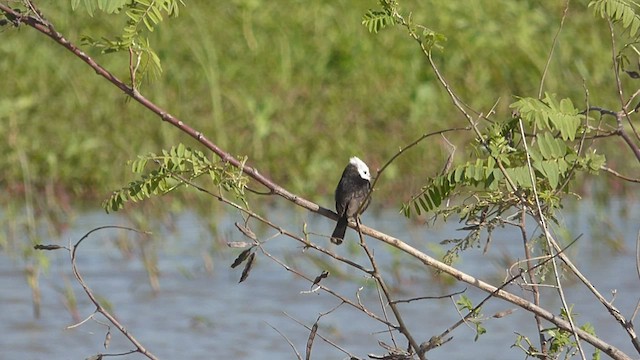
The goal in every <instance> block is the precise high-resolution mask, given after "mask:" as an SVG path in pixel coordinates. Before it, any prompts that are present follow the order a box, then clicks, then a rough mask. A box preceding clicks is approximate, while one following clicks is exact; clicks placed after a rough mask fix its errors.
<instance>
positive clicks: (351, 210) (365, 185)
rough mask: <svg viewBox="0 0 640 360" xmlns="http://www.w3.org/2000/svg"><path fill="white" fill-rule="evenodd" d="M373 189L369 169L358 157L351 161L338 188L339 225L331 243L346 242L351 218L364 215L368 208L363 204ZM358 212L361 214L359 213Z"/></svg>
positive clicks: (337, 208) (337, 209)
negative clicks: (345, 237) (346, 233)
mask: <svg viewBox="0 0 640 360" xmlns="http://www.w3.org/2000/svg"><path fill="white" fill-rule="evenodd" d="M370 189H371V174H370V173H369V167H368V166H367V164H365V163H364V162H363V161H362V160H360V159H358V158H357V157H355V156H354V157H352V158H351V159H349V163H348V164H347V167H345V168H344V171H343V172H342V177H341V178H340V182H339V183H338V187H337V188H336V195H335V197H336V212H337V213H338V216H339V218H338V223H337V224H336V228H335V229H334V230H333V234H332V235H331V242H333V243H334V244H338V245H340V244H341V243H342V240H344V233H345V232H346V231H347V224H348V223H349V218H355V217H357V216H358V215H360V214H362V213H363V212H364V211H365V209H366V208H367V206H369V200H371V197H370V196H369V200H367V203H366V204H363V202H364V201H365V199H367V195H368V194H369V191H370ZM358 210H360V212H359V213H358Z"/></svg>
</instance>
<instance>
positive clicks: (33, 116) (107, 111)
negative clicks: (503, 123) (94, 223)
mask: <svg viewBox="0 0 640 360" xmlns="http://www.w3.org/2000/svg"><path fill="white" fill-rule="evenodd" d="M401 5H403V6H404V8H405V9H407V10H411V11H413V18H414V19H415V21H416V22H418V23H421V24H424V25H426V26H429V27H430V28H432V29H434V30H436V31H438V32H441V33H443V34H445V35H446V36H447V38H448V41H447V42H446V43H445V50H444V52H440V53H437V54H436V56H435V58H436V61H437V63H438V64H439V65H440V66H441V70H442V71H443V73H444V75H445V76H446V78H447V79H448V81H449V82H450V83H451V85H452V86H453V89H454V90H455V91H456V92H457V93H458V94H459V95H460V97H461V98H462V99H463V100H464V101H465V102H467V103H468V104H469V105H470V106H471V107H473V108H474V109H476V110H478V111H480V112H484V113H487V112H488V111H489V109H490V108H491V107H492V106H493V105H494V103H496V102H497V104H498V106H497V108H496V109H497V111H498V114H497V117H499V118H504V117H508V116H510V111H509V110H508V105H509V104H510V103H511V102H513V101H514V95H520V96H536V94H537V92H538V86H539V82H540V78H541V74H542V69H543V67H544V65H545V62H546V58H547V55H548V52H549V49H550V46H551V43H552V40H553V36H554V34H555V32H556V30H557V28H558V26H559V24H560V18H561V14H562V9H563V5H564V1H554V2H537V1H509V0H503V1H489V0H487V1H476V2H456V1H448V0H442V1H430V2H428V3H425V2H421V1H403V2H401ZM41 6H42V10H43V12H44V13H45V15H47V16H48V17H49V19H50V21H51V22H52V23H53V24H54V25H55V26H56V27H57V28H58V30H59V31H60V32H62V33H63V34H65V35H66V36H67V37H68V38H69V39H70V40H71V41H72V42H75V43H76V44H79V43H80V37H81V36H82V35H84V34H90V35H92V36H93V37H94V38H97V37H100V36H103V35H104V36H112V35H114V34H117V33H118V27H119V26H122V25H123V23H122V22H123V19H122V18H117V17H107V16H105V15H104V14H101V13H97V14H96V15H95V17H93V18H92V17H90V16H88V15H87V14H86V12H84V11H77V12H75V13H74V12H72V11H71V10H70V6H69V2H68V1H65V2H42V4H41ZM376 6H377V2H376V1H374V0H369V1H351V0H349V1H347V0H342V1H332V2H324V1H312V2H309V1H293V0H291V1H277V2H274V1H260V0H238V1H217V2H197V1H192V2H187V6H186V8H183V9H182V11H181V15H180V17H179V18H177V19H170V20H169V21H166V22H165V23H163V24H162V25H161V26H160V28H159V29H157V30H156V31H155V32H154V33H153V34H152V35H151V44H152V46H153V47H154V48H155V49H156V51H157V52H158V54H159V56H160V58H161V60H162V63H163V67H164V73H163V75H162V77H161V78H160V79H158V80H156V81H154V82H151V83H148V84H145V85H144V86H143V88H142V90H141V91H142V93H143V94H144V95H145V96H147V97H148V98H150V99H152V100H153V101H154V102H156V103H158V104H160V105H161V106H163V107H164V108H165V109H166V110H168V111H169V112H171V113H172V114H174V115H176V116H178V117H180V118H181V119H182V120H184V121H186V122H187V123H189V124H191V125H192V126H193V127H195V128H197V129H199V130H201V131H203V132H204V133H205V134H206V135H207V136H208V137H209V138H210V139H211V140H213V141H214V142H215V143H216V144H218V145H220V146H221V147H223V148H224V149H226V150H227V151H229V152H230V153H232V154H237V155H247V156H248V157H249V163H250V164H252V165H255V166H257V167H258V168H259V169H260V170H261V171H262V172H263V173H265V174H267V175H268V176H270V177H272V178H273V179H274V180H275V181H277V182H279V183H281V184H282V185H283V186H285V187H288V188H290V189H291V190H292V191H294V192H296V193H299V194H300V195H302V196H305V197H308V198H311V199H314V200H322V201H323V202H324V203H325V204H327V205H330V203H331V201H330V200H327V199H330V198H331V194H332V192H333V189H334V187H335V185H336V183H337V179H338V177H339V176H340V172H341V170H342V168H343V166H344V164H345V163H346V162H347V159H348V157H349V156H351V155H354V154H356V155H358V156H360V157H362V158H363V159H364V160H365V161H367V162H368V163H369V164H370V165H371V167H372V168H373V169H375V168H376V167H379V166H381V165H382V164H383V163H384V162H385V161H386V160H387V159H388V158H389V157H390V156H392V155H393V154H394V153H395V152H396V151H397V150H398V148H399V147H402V146H404V145H406V144H407V143H409V142H410V141H412V140H414V139H415V138H417V137H418V136H419V135H420V134H422V133H425V132H430V131H434V130H440V129H444V128H448V127H456V126H465V125H466V123H465V120H464V119H463V118H462V117H461V116H460V115H459V114H458V113H457V112H456V110H455V109H454V108H453V106H451V102H450V100H449V99H448V97H447V95H446V94H445V92H444V90H443V89H442V88H441V87H440V85H439V84H438V83H437V81H436V80H435V77H434V75H433V73H432V72H431V70H430V69H429V67H428V65H427V63H426V60H425V58H424V56H423V55H422V54H421V52H420V51H419V48H418V47H417V45H416V44H415V43H414V42H413V41H412V40H410V39H409V38H408V37H407V36H406V35H405V32H404V31H403V30H401V29H400V28H395V29H394V28H392V29H385V30H383V31H382V32H381V33H379V34H369V33H368V31H367V29H366V28H365V27H364V26H362V25H361V24H360V22H361V18H362V15H363V14H364V13H365V11H366V10H367V9H368V8H374V7H376ZM571 6H572V7H571V11H570V14H569V18H568V19H567V21H566V23H565V28H564V30H563V32H562V34H561V37H560V40H559V43H558V47H557V48H556V52H555V56H554V58H553V60H552V62H551V66H550V69H549V73H548V75H547V81H546V90H548V91H550V92H555V93H558V94H559V96H560V97H571V98H572V99H573V100H574V103H576V104H581V103H582V99H584V87H585V86H586V87H587V88H588V89H589V91H590V101H591V103H592V104H597V105H600V106H604V107H611V108H614V109H615V108H616V107H615V104H616V100H615V99H616V98H615V93H614V91H615V86H614V80H613V74H612V71H611V60H610V57H611V55H610V54H611V51H610V45H609V41H610V40H609V35H608V28H607V25H606V23H605V22H604V21H603V20H601V19H599V18H596V17H595V16H594V15H593V14H592V11H591V10H590V9H587V8H586V6H585V5H584V4H582V3H573V2H572V3H571ZM0 36H1V37H2V41H1V42H0V77H1V78H2V88H3V91H2V92H1V94H2V95H1V96H0V120H1V121H2V124H3V126H1V127H0V136H1V137H2V138H3V139H7V141H4V142H1V143H0V151H1V152H2V154H3V156H2V157H1V158H0V166H1V167H2V169H3V171H2V173H1V174H0V184H2V186H3V187H4V188H6V189H7V190H8V191H7V192H6V193H7V195H8V197H11V196H17V197H18V198H22V196H23V191H24V188H25V186H32V187H33V188H35V189H37V190H41V191H42V190H45V189H53V190H51V191H53V193H54V194H63V193H70V194H71V196H72V198H73V199H81V198H89V199H98V200H102V199H104V198H105V197H106V196H107V194H109V192H110V191H111V190H113V189H115V188H118V187H120V186H122V185H125V184H126V183H127V182H128V181H130V180H131V179H132V176H131V175H130V173H129V169H128V166H126V165H125V164H126V161H127V160H129V159H134V158H135V157H136V155H137V154H141V153H146V152H149V151H154V152H157V151H159V150H160V149H162V148H169V147H170V146H172V145H175V144H177V143H178V142H183V143H186V144H187V145H190V146H194V147H197V146H198V145H197V144H196V143H195V142H194V141H193V140H191V139H189V138H188V137H187V136H186V135H184V134H181V133H180V132H179V131H178V130H176V129H174V128H172V127H170V126H169V125H168V124H165V123H162V122H161V121H160V120H159V119H158V118H156V117H155V116H154V115H152V114H150V113H149V112H147V111H145V110H144V109H143V108H142V107H141V106H139V105H137V104H136V103H133V102H125V96H124V95H123V94H122V93H121V92H120V91H118V90H117V89H116V88H115V87H113V86H111V85H110V84H108V83H107V82H106V81H105V80H104V79H102V78H100V77H98V76H96V75H95V73H93V72H92V71H91V70H90V69H89V68H88V67H87V66H85V65H84V64H83V63H82V62H81V61H79V60H78V59H76V58H74V57H73V56H72V55H71V54H70V53H68V52H67V51H65V50H64V49H62V48H61V47H60V46H57V45H56V44H54V43H53V42H52V41H50V40H49V39H47V38H45V37H44V36H42V35H40V34H37V33H36V32H35V31H33V30H31V29H28V28H26V27H23V28H21V29H18V30H15V29H12V28H11V29H10V28H5V29H3V30H2V33H1V34H0ZM84 50H86V51H87V52H88V53H90V55H91V56H93V57H95V58H96V60H97V61H98V62H100V63H102V64H104V65H105V66H106V67H107V68H108V69H110V70H111V71H112V72H114V73H115V74H117V75H118V76H119V77H121V78H123V79H125V78H126V75H127V71H128V68H127V59H126V55H125V54H111V55H101V54H99V53H98V52H97V51H95V50H93V49H89V48H86V49H84ZM583 79H584V81H583ZM471 136H472V134H470V133H459V134H455V135H451V136H450V138H451V139H452V141H453V142H454V143H455V144H456V145H457V146H458V154H459V155H460V156H463V155H466V154H468V151H467V150H466V149H468V148H466V147H465V144H466V143H467V142H468V140H469V139H471ZM609 156H610V157H612V158H613V160H614V161H615V156H616V154H610V155H609ZM446 157H447V150H446V147H445V146H444V143H443V142H442V141H441V140H440V139H439V138H431V139H430V140H428V141H426V142H424V143H422V144H421V145H420V146H419V147H418V148H415V149H412V150H411V151H409V152H408V153H407V154H406V155H405V156H403V157H402V158H401V159H400V160H399V161H398V162H397V163H396V164H395V165H394V166H393V167H392V168H390V169H389V172H388V173H387V174H386V175H385V177H384V181H382V182H381V183H380V186H379V189H378V190H379V192H378V193H377V194H376V198H377V199H380V201H381V202H382V201H383V200H382V199H386V200H389V201H390V203H391V204H393V205H394V206H396V205H397V204H398V203H399V202H401V201H403V200H406V199H407V196H408V195H409V194H410V193H412V192H415V191H416V190H417V189H419V187H420V186H421V185H422V184H423V182H424V179H425V178H426V177H428V176H433V175H435V174H437V173H438V172H439V171H440V169H441V167H442V166H443V163H444V161H445V159H446ZM26 172H28V173H29V181H27V182H25V174H26ZM374 172H375V171H374ZM95 203H96V205H97V204H98V203H99V202H98V201H96V202H95Z"/></svg>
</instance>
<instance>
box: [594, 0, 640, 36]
mask: <svg viewBox="0 0 640 360" xmlns="http://www.w3.org/2000/svg"><path fill="white" fill-rule="evenodd" d="M589 7H593V10H594V11H595V13H596V14H598V15H600V16H601V17H602V18H603V19H606V18H609V19H611V20H613V21H616V22H620V23H622V27H623V28H624V29H627V30H629V35H630V36H632V37H634V36H636V35H637V34H638V30H639V29H640V16H638V14H636V9H638V8H639V7H640V5H638V3H637V2H635V1H628V0H594V1H591V2H590V3H589Z"/></svg>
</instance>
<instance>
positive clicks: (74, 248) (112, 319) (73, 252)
mask: <svg viewBox="0 0 640 360" xmlns="http://www.w3.org/2000/svg"><path fill="white" fill-rule="evenodd" d="M104 229H122V230H128V231H134V232H137V233H140V234H147V233H145V232H142V231H139V230H136V229H133V228H129V227H126V226H116V225H108V226H100V227H97V228H95V229H93V230H91V231H89V232H88V233H86V234H85V235H84V236H83V237H82V238H80V240H78V241H77V242H76V243H75V245H73V246H72V247H71V249H69V248H66V247H62V246H57V245H54V246H51V245H36V246H35V248H36V249H37V250H55V249H60V248H64V249H66V250H68V251H70V252H71V269H72V270H73V275H74V276H75V277H76V280H78V283H79V284H80V286H82V289H83V290H84V292H85V293H86V294H87V296H88V297H89V300H91V302H92V303H93V304H94V305H95V307H96V310H95V312H94V313H93V314H92V315H91V316H89V317H88V318H86V319H85V320H83V321H81V322H80V323H78V324H75V325H73V326H72V327H75V326H78V325H80V324H82V323H84V322H86V321H87V320H89V319H90V318H92V317H93V315H95V313H100V314H102V316H104V317H105V318H106V319H107V320H109V322H111V323H112V324H113V325H114V326H115V327H116V328H117V329H118V330H119V331H120V332H121V333H122V334H123V335H124V336H125V337H126V338H127V339H128V340H129V341H130V342H131V343H132V344H133V345H134V346H135V347H136V349H135V350H132V351H129V352H126V353H122V354H99V356H101V357H105V356H122V355H127V354H132V353H136V352H137V353H140V354H142V355H144V356H146V357H147V358H149V359H151V360H157V359H158V358H157V357H156V356H155V355H154V354H152V353H151V352H150V351H149V350H147V349H146V348H145V347H144V346H142V344H141V343H140V342H139V341H138V340H137V339H136V338H135V337H134V336H133V335H132V334H131V333H130V332H129V331H128V330H127V329H126V328H125V327H124V325H122V324H121V323H120V322H119V321H118V320H117V319H116V318H115V317H114V316H113V315H111V313H110V312H109V311H107V309H105V308H104V307H103V306H102V304H100V302H99V301H98V299H97V298H96V297H95V295H93V291H91V289H90V288H89V286H88V285H87V283H86V282H85V281H84V279H83V278H82V275H80V270H78V265H77V264H76V259H77V251H78V247H79V246H80V244H81V243H82V242H83V241H84V240H85V239H86V238H88V237H89V235H91V234H93V233H94V232H96V231H100V230H104Z"/></svg>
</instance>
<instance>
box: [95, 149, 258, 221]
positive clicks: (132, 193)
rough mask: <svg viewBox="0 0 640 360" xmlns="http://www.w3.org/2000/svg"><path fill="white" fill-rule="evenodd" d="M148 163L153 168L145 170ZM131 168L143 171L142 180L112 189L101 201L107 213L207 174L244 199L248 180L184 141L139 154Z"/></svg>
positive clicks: (220, 186) (215, 183) (218, 183)
mask: <svg viewBox="0 0 640 360" xmlns="http://www.w3.org/2000/svg"><path fill="white" fill-rule="evenodd" d="M245 160H246V159H245ZM149 164H152V165H154V169H153V170H151V171H149V172H145V170H147V167H148V165H149ZM131 171H132V172H133V173H134V174H140V179H139V180H136V181H132V182H130V183H129V185H127V186H125V187H123V188H122V189H120V190H118V191H115V192H113V194H111V196H110V197H109V198H108V199H107V200H105V201H104V202H103V204H102V207H103V208H104V209H105V210H106V211H107V212H110V211H117V210H120V209H122V207H123V206H124V204H125V203H127V202H129V201H133V202H137V201H140V200H143V199H146V198H150V197H152V196H154V195H165V194H167V193H169V192H171V191H173V190H175V189H177V188H178V187H180V186H183V185H186V186H188V185H190V184H193V182H194V181H195V180H196V179H197V178H199V177H201V176H204V175H208V176H209V178H210V180H211V183H212V184H213V185H214V186H216V187H217V188H218V189H219V190H220V192H222V191H226V192H231V193H232V194H233V195H234V196H235V197H236V198H238V199H240V200H241V201H243V202H245V198H244V190H245V186H246V184H247V181H248V180H247V177H246V176H245V175H243V173H242V171H240V170H239V169H235V168H234V167H232V166H230V165H229V164H228V163H224V162H222V161H218V162H213V161H211V160H209V158H208V157H207V156H205V155H204V153H203V152H202V151H199V150H192V149H190V148H188V147H186V146H184V145H183V144H179V145H178V146H173V147H171V149H170V150H169V151H166V150H162V154H161V155H156V154H154V153H150V154H148V155H144V156H138V159H137V160H135V161H132V162H131ZM245 204H246V202H245Z"/></svg>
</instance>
